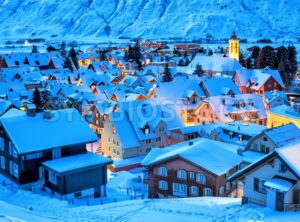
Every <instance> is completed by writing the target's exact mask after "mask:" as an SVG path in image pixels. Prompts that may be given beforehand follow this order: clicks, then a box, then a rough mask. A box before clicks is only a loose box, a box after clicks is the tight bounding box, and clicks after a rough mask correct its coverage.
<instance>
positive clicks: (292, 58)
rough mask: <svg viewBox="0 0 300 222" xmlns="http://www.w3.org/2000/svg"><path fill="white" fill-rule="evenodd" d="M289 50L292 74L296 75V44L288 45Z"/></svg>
mask: <svg viewBox="0 0 300 222" xmlns="http://www.w3.org/2000/svg"><path fill="white" fill-rule="evenodd" d="M287 51H288V60H289V63H290V64H289V65H290V72H291V74H292V75H293V77H294V75H295V74H296V72H297V69H298V67H297V51H296V48H295V46H288V48H287Z"/></svg>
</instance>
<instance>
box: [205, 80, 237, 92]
mask: <svg viewBox="0 0 300 222" xmlns="http://www.w3.org/2000/svg"><path fill="white" fill-rule="evenodd" d="M201 86H204V88H205V89H206V90H207V92H208V95H206V96H219V95H228V94H229V92H230V91H231V92H232V93H233V94H235V95H236V94H241V91H240V89H239V88H238V87H237V85H236V84H235V83H234V82H233V80H232V79H231V78H230V77H214V78H203V79H202V82H201ZM206 90H204V92H206Z"/></svg>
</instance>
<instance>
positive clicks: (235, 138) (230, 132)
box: [210, 122, 267, 147]
mask: <svg viewBox="0 0 300 222" xmlns="http://www.w3.org/2000/svg"><path fill="white" fill-rule="evenodd" d="M266 128H267V127H265V126H262V125H259V124H255V123H244V122H233V123H227V124H219V126H217V127H216V128H215V129H213V130H212V132H211V134H210V138H211V139H213V140H217V141H221V142H225V143H231V144H235V145H239V146H241V147H245V146H246V145H247V144H248V142H249V141H250V140H251V138H253V137H254V136H256V135H258V134H260V133H261V132H262V131H263V130H265V129H266Z"/></svg>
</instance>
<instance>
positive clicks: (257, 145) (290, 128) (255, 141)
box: [245, 123, 300, 153]
mask: <svg viewBox="0 0 300 222" xmlns="http://www.w3.org/2000/svg"><path fill="white" fill-rule="evenodd" d="M289 144H298V145H299V147H300V129H299V128H298V127H297V126H296V125H295V124H293V123H290V124H287V125H283V126H278V127H274V128H270V129H265V130H263V131H262V132H261V133H259V134H257V135H256V136H254V137H252V138H251V139H250V140H249V142H248V144H247V145H246V147H245V149H246V150H252V151H256V152H261V153H270V152H272V151H274V150H275V149H278V148H280V147H283V146H286V145H289Z"/></svg>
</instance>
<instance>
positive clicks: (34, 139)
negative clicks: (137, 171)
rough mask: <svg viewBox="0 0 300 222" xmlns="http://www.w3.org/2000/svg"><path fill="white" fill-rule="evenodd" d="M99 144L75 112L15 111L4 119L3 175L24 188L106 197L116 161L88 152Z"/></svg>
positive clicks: (0, 137) (0, 125)
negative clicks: (108, 173) (33, 186)
mask: <svg viewBox="0 0 300 222" xmlns="http://www.w3.org/2000/svg"><path fill="white" fill-rule="evenodd" d="M16 126H17V127H16ZM97 140H98V138H97V136H96V135H95V134H94V133H93V131H92V130H91V129H90V127H89V126H88V124H87V123H86V122H85V121H84V120H83V119H82V117H81V116H80V114H79V112H78V111H77V110H75V109H64V110H57V111H44V113H35V107H34V106H33V107H32V109H31V108H30V107H29V108H28V109H27V113H24V112H20V111H15V110H14V109H12V110H10V111H8V112H7V113H6V114H5V115H3V116H2V117H1V118H0V162H1V164H0V166H1V167H0V173H1V174H3V175H4V176H6V177H8V178H9V179H10V180H12V181H13V182H14V183H16V184H18V185H20V186H22V187H24V188H26V187H27V188H28V187H31V184H32V183H33V182H37V181H40V182H41V183H42V184H43V186H44V187H45V188H46V189H48V190H51V191H52V192H53V193H58V194H60V195H67V196H71V197H80V196H85V195H93V196H104V195H105V185H106V181H107V178H106V166H107V165H108V164H111V163H112V161H111V160H110V159H107V158H104V157H102V156H97V155H96V154H90V153H88V152H87V150H86V145H87V144H88V143H92V142H95V141H97Z"/></svg>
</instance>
